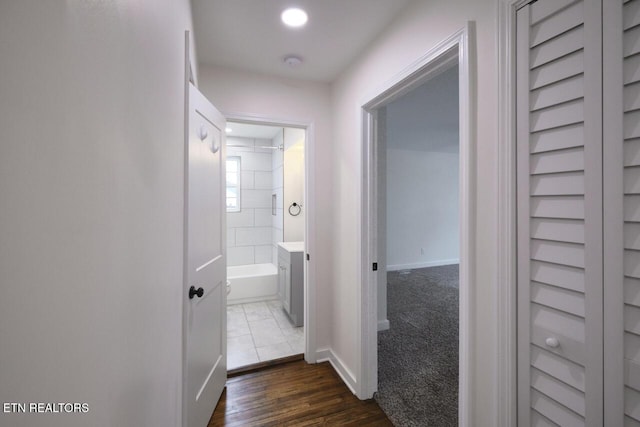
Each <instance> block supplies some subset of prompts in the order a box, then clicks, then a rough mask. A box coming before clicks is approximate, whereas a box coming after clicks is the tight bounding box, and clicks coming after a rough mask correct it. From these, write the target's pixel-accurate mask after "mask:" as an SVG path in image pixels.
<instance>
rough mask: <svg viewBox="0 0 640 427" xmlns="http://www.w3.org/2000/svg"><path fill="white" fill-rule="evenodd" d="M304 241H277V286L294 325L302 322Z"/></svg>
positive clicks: (283, 305) (285, 309)
mask: <svg viewBox="0 0 640 427" xmlns="http://www.w3.org/2000/svg"><path fill="white" fill-rule="evenodd" d="M303 256H304V242H281V243H278V287H279V290H280V293H281V295H282V307H283V309H284V311H285V312H286V313H287V314H288V315H289V318H290V319H291V322H293V324H294V325H295V326H302V325H303V323H304V257H303Z"/></svg>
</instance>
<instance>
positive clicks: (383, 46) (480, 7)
mask: <svg viewBox="0 0 640 427" xmlns="http://www.w3.org/2000/svg"><path fill="white" fill-rule="evenodd" d="M495 7H496V4H495V2H494V1H493V0H477V1H470V0H432V1H420V0H418V1H414V2H412V3H411V4H410V5H409V6H408V7H407V8H406V9H405V10H403V11H402V12H401V14H400V15H399V16H398V17H397V18H396V19H395V20H394V22H393V23H392V24H391V25H390V26H389V28H388V29H387V30H386V31H385V33H383V34H382V35H380V36H379V37H378V39H377V40H376V41H375V42H374V43H373V44H372V45H371V46H370V47H369V49H368V50H367V51H366V52H364V53H363V54H362V55H361V56H360V57H359V58H358V59H357V60H356V61H355V62H354V64H352V66H351V67H350V68H349V69H348V70H347V71H345V72H344V73H343V74H342V75H341V76H340V78H339V79H338V80H337V81H336V82H334V84H333V85H332V94H333V97H332V113H333V124H334V134H333V139H332V142H333V143H332V146H331V153H332V159H331V161H332V162H333V164H334V166H333V168H332V174H333V177H332V188H333V189H334V197H333V200H332V205H331V206H330V209H331V211H332V217H333V228H334V231H335V232H334V234H333V236H334V240H333V245H332V246H331V257H332V260H331V266H332V268H331V269H330V270H329V271H331V272H332V276H331V278H330V279H329V281H328V282H327V283H329V284H330V286H331V287H332V292H331V297H332V300H331V306H332V317H331V334H330V336H331V347H332V349H333V351H334V352H335V353H336V355H337V356H338V357H339V358H340V359H341V360H342V361H343V362H344V365H346V367H347V369H349V370H350V371H351V372H352V373H353V374H354V375H355V376H356V380H358V379H359V378H360V376H361V369H362V367H361V366H360V356H361V353H360V352H361V348H360V341H359V339H357V338H358V337H359V336H360V333H359V324H360V319H359V316H360V313H359V310H358V309H357V307H358V306H359V304H360V302H359V301H358V287H359V286H360V283H359V275H360V272H359V265H360V260H361V255H362V249H361V247H360V241H359V238H360V233H359V231H360V230H361V223H360V215H359V212H360V201H361V196H362V195H361V191H360V189H361V185H360V183H361V175H360V173H361V164H362V151H361V138H360V130H361V129H360V125H359V123H360V109H359V105H360V103H361V102H363V101H365V100H366V98H368V97H369V96H371V94H372V93H374V91H376V90H377V88H379V87H381V86H383V85H384V84H385V82H387V81H389V80H391V79H392V78H393V77H394V76H395V75H397V74H398V73H399V72H400V71H402V70H403V69H405V68H406V67H408V66H409V65H411V64H412V63H414V62H415V61H416V60H417V59H418V58H420V57H421V56H423V55H424V54H425V53H426V52H427V51H429V49H431V48H433V47H434V46H435V45H436V44H437V43H439V42H440V41H442V40H443V39H445V38H447V37H449V36H450V35H452V34H453V33H454V32H456V31H458V30H459V29H461V28H462V27H463V26H464V25H465V23H466V21H467V20H474V21H475V22H476V33H477V34H476V35H477V39H476V40H477V41H476V42H475V44H474V45H473V47H474V48H475V50H476V51H477V52H478V60H477V64H474V65H477V76H475V77H476V81H477V90H476V93H477V99H478V100H480V101H479V102H478V104H477V105H478V112H477V116H476V117H475V119H476V121H477V133H476V135H474V136H475V139H476V142H475V143H476V145H477V147H476V159H477V160H476V162H475V164H474V165H473V166H474V167H475V169H476V170H475V171H474V174H475V175H474V177H473V181H474V183H475V185H476V186H477V188H478V204H477V206H478V209H477V211H476V212H475V214H476V215H475V217H476V221H475V225H476V227H477V232H476V234H475V236H474V238H475V242H476V248H477V258H476V259H474V260H471V262H473V263H474V264H475V266H476V276H475V277H473V278H471V281H472V283H473V284H474V286H475V294H474V295H475V300H474V301H472V305H473V308H474V313H472V316H473V317H472V320H471V324H473V325H474V328H475V329H474V331H473V333H474V334H475V336H476V339H475V351H476V353H475V357H474V367H473V368H474V372H473V374H472V375H473V378H472V380H473V387H474V389H473V396H474V406H473V408H471V409H472V411H473V412H472V418H471V419H472V420H473V424H474V425H476V426H493V425H496V423H495V421H494V405H495V400H494V396H495V384H494V378H495V372H496V366H495V360H496V337H495V329H496V322H495V319H494V316H495V311H496V310H495V292H496V289H495V286H494V283H496V274H495V260H496V237H495V236H496V224H495V218H496V216H497V215H496V199H495V191H494V189H495V187H496V119H495V118H496V94H497V88H496V84H495V76H496V75H497V73H496V48H495V41H496V23H495V15H496V14H495V10H496V9H495ZM475 62H476V61H474V63H475ZM354 338H356V339H354Z"/></svg>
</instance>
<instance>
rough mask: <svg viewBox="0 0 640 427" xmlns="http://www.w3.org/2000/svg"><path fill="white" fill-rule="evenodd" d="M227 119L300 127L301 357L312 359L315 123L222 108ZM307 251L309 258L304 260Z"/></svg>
mask: <svg viewBox="0 0 640 427" xmlns="http://www.w3.org/2000/svg"><path fill="white" fill-rule="evenodd" d="M222 114H223V115H224V116H225V118H226V119H227V120H228V121H233V122H242V123H249V124H255V125H263V126H280V127H288V128H298V129H304V130H305V131H306V132H305V141H304V197H303V206H305V217H304V221H305V223H304V247H305V262H304V360H305V361H306V362H307V363H316V306H315V304H314V302H315V301H317V298H316V272H315V262H314V261H315V260H314V255H315V253H316V252H315V248H316V230H315V227H312V226H311V224H315V223H316V208H315V191H314V188H315V185H314V182H315V168H314V162H313V159H314V157H315V155H314V148H315V126H314V123H313V121H296V120H290V119H281V118H274V117H267V116H258V115H253V114H246V113H237V112H227V111H222ZM307 254H309V256H310V260H309V261H306V257H307Z"/></svg>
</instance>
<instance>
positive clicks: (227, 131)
mask: <svg viewBox="0 0 640 427" xmlns="http://www.w3.org/2000/svg"><path fill="white" fill-rule="evenodd" d="M224 131H225V132H226V133H231V132H233V129H231V128H225V129H224Z"/></svg>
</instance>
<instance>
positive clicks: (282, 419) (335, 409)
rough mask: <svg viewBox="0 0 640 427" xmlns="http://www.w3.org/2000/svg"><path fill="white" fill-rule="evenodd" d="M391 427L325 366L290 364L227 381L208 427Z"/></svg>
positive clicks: (374, 405) (373, 404)
mask: <svg viewBox="0 0 640 427" xmlns="http://www.w3.org/2000/svg"><path fill="white" fill-rule="evenodd" d="M275 425H278V426H289V425H297V426H299V425H305V426H315V425H332V426H335V425H346V426H349V425H351V426H391V425H392V424H391V422H390V421H389V420H388V419H387V417H386V416H385V415H384V413H383V412H382V410H381V409H380V407H379V406H378V405H377V403H376V402H375V401H374V400H359V399H358V398H357V397H356V396H354V395H353V394H352V393H351V391H350V390H349V389H348V388H347V386H345V384H344V383H343V382H342V380H341V379H340V377H339V376H338V374H336V372H335V371H334V370H333V368H332V367H331V365H330V364H329V363H328V362H325V363H318V364H315V365H309V364H307V363H306V362H305V361H302V360H301V361H296V362H290V363H285V364H282V365H278V366H274V367H272V368H268V369H264V370H260V371H257V372H252V373H248V374H244V375H241V376H237V377H232V378H229V379H228V380H227V387H226V389H225V391H224V392H223V393H222V397H221V398H220V402H219V403H218V406H217V407H216V410H215V412H214V413H213V416H212V417H211V421H210V422H209V427H214V426H216V427H217V426H242V427H250V426H261V427H262V426H275Z"/></svg>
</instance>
